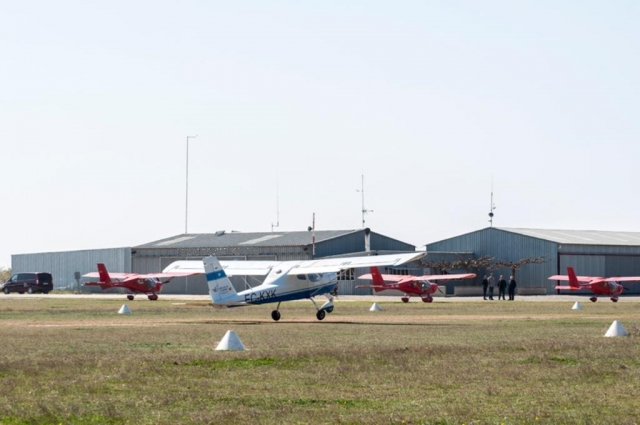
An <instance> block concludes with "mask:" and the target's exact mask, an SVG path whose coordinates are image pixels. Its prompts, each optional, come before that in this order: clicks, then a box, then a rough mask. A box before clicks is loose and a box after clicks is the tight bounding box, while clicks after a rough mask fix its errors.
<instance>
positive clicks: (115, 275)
mask: <svg viewBox="0 0 640 425" xmlns="http://www.w3.org/2000/svg"><path fill="white" fill-rule="evenodd" d="M137 276H140V275H139V274H137V273H111V272H109V277H111V278H112V279H127V278H130V277H137ZM82 277H100V273H99V272H91V273H87V274H83V275H82Z"/></svg>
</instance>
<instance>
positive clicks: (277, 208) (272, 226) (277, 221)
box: [271, 174, 280, 233]
mask: <svg viewBox="0 0 640 425" xmlns="http://www.w3.org/2000/svg"><path fill="white" fill-rule="evenodd" d="M274 227H280V186H279V184H278V175H277V174H276V224H275V225H274V224H273V222H271V233H273V228H274Z"/></svg>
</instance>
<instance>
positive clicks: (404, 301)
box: [400, 297, 409, 303]
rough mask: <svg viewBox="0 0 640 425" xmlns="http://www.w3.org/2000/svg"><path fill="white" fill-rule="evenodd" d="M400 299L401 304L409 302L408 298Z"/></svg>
mask: <svg viewBox="0 0 640 425" xmlns="http://www.w3.org/2000/svg"><path fill="white" fill-rule="evenodd" d="M400 299H401V300H402V302H403V303H408V302H409V297H402V298H400Z"/></svg>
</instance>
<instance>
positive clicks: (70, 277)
mask: <svg viewBox="0 0 640 425" xmlns="http://www.w3.org/2000/svg"><path fill="white" fill-rule="evenodd" d="M97 263H104V264H105V265H106V266H107V269H108V270H112V271H117V272H130V271H131V248H111V249H95V250H84V251H67V252H47V253H39V254H19V255H12V256H11V269H12V272H13V273H21V272H34V271H46V272H50V273H51V274H52V275H53V284H54V288H55V289H58V290H60V289H75V288H76V285H77V282H76V280H75V279H74V274H75V272H80V274H85V273H89V272H95V271H97V266H96V265H97ZM91 289H95V288H91ZM84 290H89V288H84ZM95 291H100V288H97V289H95Z"/></svg>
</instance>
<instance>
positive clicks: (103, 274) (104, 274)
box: [98, 263, 111, 283]
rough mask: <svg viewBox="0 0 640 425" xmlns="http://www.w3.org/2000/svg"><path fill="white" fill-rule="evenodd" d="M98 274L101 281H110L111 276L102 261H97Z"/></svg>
mask: <svg viewBox="0 0 640 425" xmlns="http://www.w3.org/2000/svg"><path fill="white" fill-rule="evenodd" d="M98 275H99V276H100V282H101V283H111V277H110V276H109V272H108V271H107V267H106V266H105V265H104V264H103V263H98Z"/></svg>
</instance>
